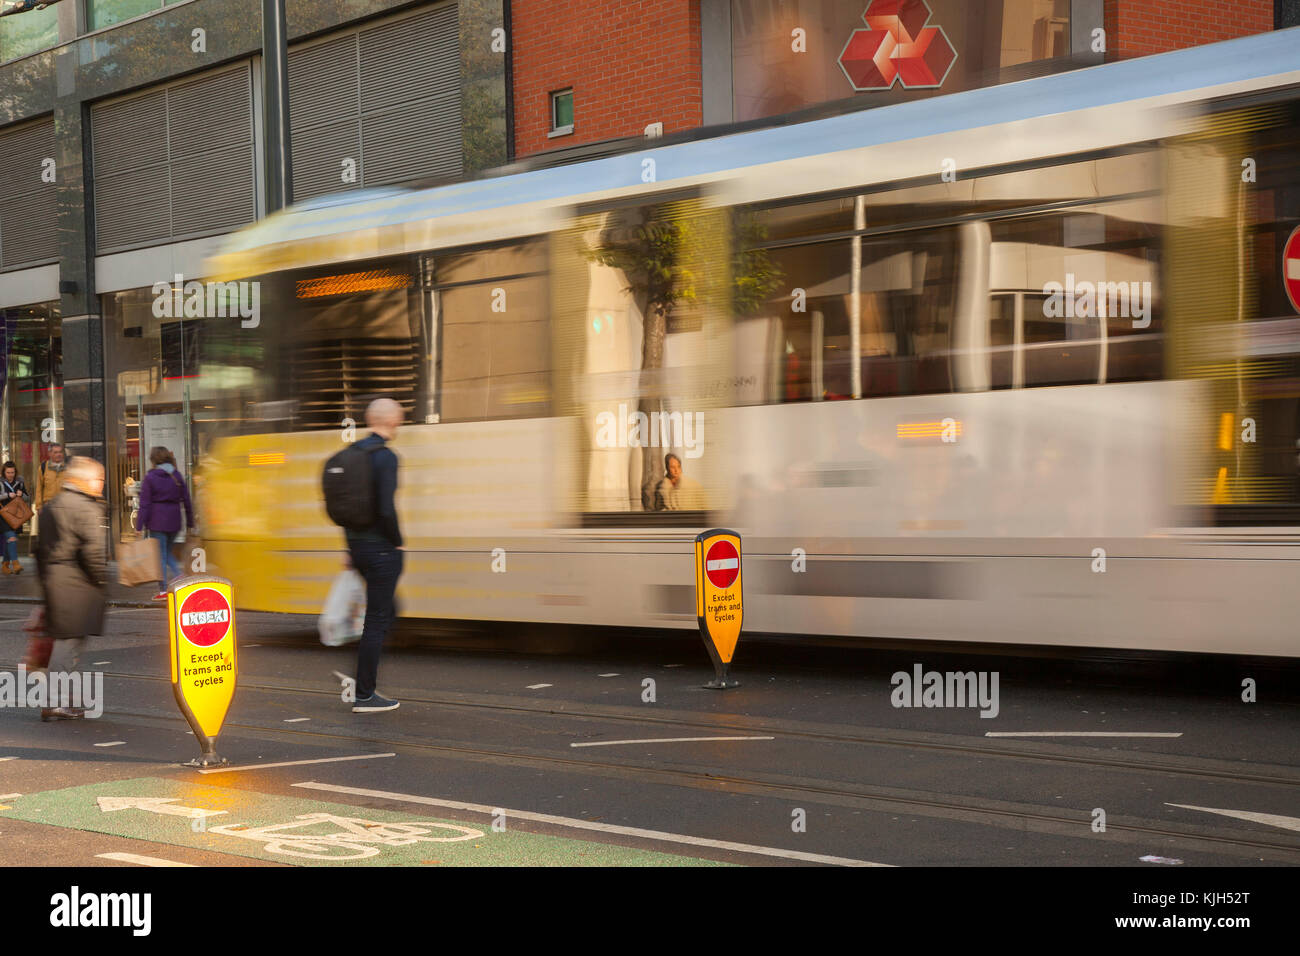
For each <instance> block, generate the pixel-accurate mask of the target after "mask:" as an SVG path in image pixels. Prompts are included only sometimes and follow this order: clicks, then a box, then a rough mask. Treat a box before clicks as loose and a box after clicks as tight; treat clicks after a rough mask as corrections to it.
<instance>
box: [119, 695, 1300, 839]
mask: <svg viewBox="0 0 1300 956" xmlns="http://www.w3.org/2000/svg"><path fill="white" fill-rule="evenodd" d="M105 676H106V677H109V678H114V679H119V680H121V679H125V680H135V681H144V682H148V683H153V684H167V683H170V681H169V679H168V678H166V677H160V676H156V675H142V674H132V673H125V672H106V675H105ZM241 689H243V690H246V691H248V690H251V691H256V692H263V693H272V694H276V695H281V696H283V695H295V696H298V697H311V698H324V699H330V700H336V699H337V697H338V693H337V691H332V690H322V689H318V688H312V687H302V686H294V685H292V684H285V683H281V682H263V681H249V680H244V681H241ZM402 699H403V701H404V702H407V703H409V704H422V705H430V706H437V707H448V708H459V709H472V710H479V711H492V712H499V713H503V714H518V715H524V716H527V715H553V716H556V717H560V718H574V719H599V720H603V721H613V722H619V723H623V724H638V725H641V726H645V725H651V726H655V727H665V728H669V727H671V728H680V729H682V730H700V729H703V730H709V731H714V732H720V731H744V732H746V733H752V732H758V731H765V732H768V733H771V734H773V735H774V736H778V737H780V738H783V739H791V738H793V739H797V740H806V741H810V742H812V741H816V742H825V743H839V744H846V745H861V746H887V747H897V748H910V749H921V750H926V751H930V752H947V753H952V754H956V755H962V756H968V757H977V758H988V757H996V758H1001V759H1007V760H1012V761H1034V762H1048V763H1055V764H1068V765H1073V766H1077V767H1081V768H1091V769H1096V770H1110V771H1123V772H1134V773H1136V772H1141V773H1145V774H1150V773H1153V772H1154V773H1160V774H1167V775H1173V776H1176V777H1183V778H1208V779H1214V780H1232V781H1234V782H1237V783H1242V784H1248V785H1262V786H1285V787H1297V786H1300V771H1298V772H1297V773H1296V774H1294V775H1292V774H1287V773H1277V772H1267V773H1264V772H1258V771H1255V772H1251V771H1248V770H1247V769H1246V768H1245V767H1237V768H1229V767H1222V768H1219V767H1206V766H1194V765H1189V764H1187V763H1186V761H1185V759H1184V760H1183V762H1182V763H1181V764H1180V763H1178V762H1175V761H1178V760H1179V759H1180V758H1169V757H1168V755H1161V754H1150V753H1135V754H1134V755H1133V756H1132V758H1129V759H1124V758H1119V757H1115V756H1101V755H1095V754H1067V753H1061V752H1056V753H1051V752H1044V751H1042V750H1033V749H1023V750H1022V749H1018V748H1013V747H1007V746H1005V745H994V746H977V745H970V744H963V743H959V742H948V741H936V740H923V739H918V737H919V735H897V734H884V733H870V734H850V733H843V732H828V731H817V730H809V729H806V728H805V729H800V728H796V727H791V726H789V725H787V724H785V723H784V722H782V721H770V720H768V721H764V720H755V721H741V720H736V719H734V718H731V717H728V718H724V719H721V720H708V719H704V718H694V717H682V716H677V715H663V714H660V715H645V714H629V713H625V712H617V711H615V710H612V709H609V708H599V707H596V708H592V707H586V706H581V705H580V709H567V708H557V707H555V706H546V705H533V704H527V703H521V702H511V703H507V702H502V701H484V700H478V701H472V700H463V699H454V698H445V697H429V696H424V697H417V696H411V695H403V698H402ZM112 713H113V716H115V717H122V718H126V719H136V720H141V721H147V722H165V723H175V722H176V721H177V720H178V718H176V717H173V716H170V715H160V714H158V713H156V712H154V713H149V712H144V711H120V710H114V711H113V712H112ZM226 728H227V730H237V731H241V732H244V733H248V734H250V735H258V736H263V737H268V738H270V739H280V740H292V741H297V742H301V743H313V744H315V745H317V746H319V747H331V748H337V747H355V746H357V745H363V746H373V747H376V748H379V749H380V750H382V751H392V752H397V753H401V752H407V753H416V754H426V755H430V756H434V755H436V756H442V757H448V758H452V759H460V760H474V761H488V762H493V763H499V764H503V765H510V766H516V767H518V766H531V767H538V768H548V769H554V770H562V771H568V772H573V773H584V774H591V775H598V776H604V777H616V778H621V779H627V780H634V781H639V782H646V783H659V784H665V785H674V786H682V787H688V788H693V789H710V790H724V791H730V792H740V793H748V794H753V795H758V796H765V797H775V798H784V799H792V800H796V801H809V800H811V801H815V802H819V803H822V804H831V805H840V806H847V807H853V808H857V809H863V810H870V811H874V812H891V813H898V814H916V815H924V816H930V817H940V818H947V819H951V820H954V821H960V822H971V823H979V824H985V825H994V826H1000V827H1003V828H1007V829H1019V830H1032V831H1037V832H1044V833H1051V834H1056V835H1077V834H1078V833H1079V831H1080V828H1081V827H1084V826H1087V825H1088V824H1089V819H1088V817H1087V814H1086V812H1084V811H1080V810H1077V809H1076V810H1074V811H1073V812H1070V811H1068V810H1062V809H1060V808H1056V807H1047V806H1039V805H1034V804H1021V803H1012V802H1007V801H1000V800H993V799H989V798H984V797H953V796H951V795H947V794H935V793H932V792H928V791H911V790H900V789H891V788H887V787H879V786H865V785H855V784H846V783H845V782H843V781H838V780H819V779H812V778H809V777H806V776H801V777H793V776H787V775H784V774H781V773H765V772H753V771H746V772H742V773H728V772H717V771H713V770H706V769H692V768H689V767H682V766H665V765H663V764H662V763H660V764H658V765H653V766H648V765H646V764H645V763H644V762H641V761H636V760H629V759H627V758H626V757H623V756H621V755H609V756H608V757H606V759H603V760H594V759H584V758H580V757H575V756H569V755H567V754H563V755H562V754H555V753H546V752H543V751H540V750H537V749H535V748H526V747H525V748H510V747H504V748H503V747H500V746H499V745H498V746H494V745H485V746H479V745H473V744H461V743H455V742H435V741H429V740H426V739H413V738H411V737H408V736H404V735H390V736H382V735H370V734H357V733H348V732H341V731H332V730H317V729H307V728H302V727H277V726H270V725H267V724H265V723H258V722H252V721H229V722H227V724H226ZM1225 763H1226V762H1225ZM1269 766H1270V768H1271V769H1289V768H1273V767H1272V765H1269ZM1106 832H1107V833H1110V834H1117V835H1121V836H1122V838H1123V839H1124V840H1125V841H1126V842H1132V843H1135V844H1136V843H1143V842H1144V841H1146V842H1145V845H1148V846H1149V845H1152V844H1150V842H1149V841H1152V840H1164V841H1167V840H1178V841H1183V842H1185V843H1187V844H1190V845H1191V846H1201V847H1204V848H1206V849H1207V850H1209V849H1214V850H1217V851H1219V852H1230V853H1233V854H1236V855H1246V854H1249V855H1252V857H1253V856H1256V855H1257V854H1258V853H1260V852H1261V851H1263V852H1268V853H1271V854H1274V855H1277V856H1280V857H1282V860H1281V861H1280V862H1287V863H1296V864H1300V838H1297V839H1295V840H1284V839H1283V840H1279V839H1269V838H1267V837H1266V836H1264V835H1261V834H1260V833H1259V832H1257V831H1245V830H1240V829H1229V828H1226V827H1210V826H1188V827H1171V826H1168V825H1165V824H1162V823H1160V822H1158V821H1153V820H1143V819H1128V820H1126V819H1124V818H1123V817H1122V816H1120V815H1118V814H1112V816H1111V818H1110V819H1109V820H1108V823H1107V830H1106Z"/></svg>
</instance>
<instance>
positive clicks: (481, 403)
mask: <svg viewBox="0 0 1300 956" xmlns="http://www.w3.org/2000/svg"><path fill="white" fill-rule="evenodd" d="M516 252H517V250H507V251H503V250H493V251H491V252H490V254H489V255H490V256H493V258H495V260H497V263H495V264H497V268H510V269H513V268H520V267H526V265H528V264H530V263H529V260H528V259H526V258H525V256H520V255H517V254H516ZM484 268H485V265H484V263H478V261H472V260H467V258H465V256H450V258H448V261H447V263H446V268H445V264H443V263H442V261H435V276H437V280H438V282H439V284H441V282H442V281H443V278H445V277H446V276H455V277H460V276H464V274H473V273H474V272H478V273H480V274H481V272H482V271H484ZM435 294H437V299H438V319H439V323H441V325H439V334H441V338H442V363H441V375H439V380H441V384H442V388H441V407H439V420H441V421H480V420H489V419H526V418H541V416H545V415H549V414H550V368H551V365H550V332H549V328H547V300H546V297H547V287H546V277H545V276H526V277H524V278H495V280H494V278H489V280H486V281H477V282H471V284H468V285H455V286H451V287H445V289H438V290H437V293H435Z"/></svg>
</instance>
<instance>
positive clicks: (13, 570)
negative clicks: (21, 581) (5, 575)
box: [9, 561, 23, 574]
mask: <svg viewBox="0 0 1300 956" xmlns="http://www.w3.org/2000/svg"><path fill="white" fill-rule="evenodd" d="M9 564H10V568H9V573H10V574H22V573H23V566H22V565H21V564H19V563H18V562H17V561H10V562H9Z"/></svg>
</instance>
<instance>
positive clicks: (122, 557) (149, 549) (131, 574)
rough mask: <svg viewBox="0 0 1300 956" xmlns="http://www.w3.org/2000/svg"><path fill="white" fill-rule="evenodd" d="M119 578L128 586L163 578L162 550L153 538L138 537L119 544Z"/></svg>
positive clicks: (150, 582)
mask: <svg viewBox="0 0 1300 956" xmlns="http://www.w3.org/2000/svg"><path fill="white" fill-rule="evenodd" d="M117 579H118V581H120V582H121V583H122V584H125V585H126V586H127V587H135V586H137V585H140V584H154V583H156V582H159V581H161V580H162V552H161V551H159V550H158V542H157V541H156V540H155V539H153V538H136V539H135V540H134V541H123V542H122V543H121V544H119V545H118V546H117Z"/></svg>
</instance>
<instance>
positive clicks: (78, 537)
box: [36, 457, 108, 720]
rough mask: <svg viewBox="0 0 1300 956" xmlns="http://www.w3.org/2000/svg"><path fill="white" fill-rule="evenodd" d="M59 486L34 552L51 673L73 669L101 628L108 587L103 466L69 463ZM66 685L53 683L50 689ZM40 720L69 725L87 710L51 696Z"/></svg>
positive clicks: (84, 460)
mask: <svg viewBox="0 0 1300 956" xmlns="http://www.w3.org/2000/svg"><path fill="white" fill-rule="evenodd" d="M60 470H61V471H62V472H63V475H62V479H61V481H62V487H61V488H60V490H59V493H58V494H57V495H55V497H54V498H53V500H51V501H48V502H47V503H46V505H45V511H44V516H43V517H42V519H41V534H40V539H39V544H38V545H37V548H36V566H37V573H38V575H39V577H40V581H41V589H42V591H43V592H44V594H45V630H46V634H47V635H48V636H49V637H51V638H53V639H54V650H53V652H52V653H51V654H50V662H49V666H50V671H51V673H71V672H73V671H75V670H76V669H77V663H78V662H79V661H80V659H81V653H82V649H83V648H84V646H85V641H86V638H87V637H88V636H90V635H93V634H100V633H102V632H103V629H104V603H105V602H104V594H105V586H106V585H107V583H108V553H107V546H106V545H107V537H108V513H107V508H106V506H105V504H104V498H103V493H104V466H103V465H101V464H100V463H99V462H97V461H95V460H94V459H93V458H82V457H77V458H73V459H72V460H71V461H69V462H68V463H67V467H66V468H65V469H60ZM64 683H66V682H63V681H53V680H50V681H48V682H47V685H48V686H49V687H50V688H51V689H53V688H55V687H56V685H62V684H64ZM46 703H48V704H50V705H51V706H49V707H44V708H42V709H41V720H71V719H74V718H77V717H84V716H85V710H84V709H83V708H81V707H71V706H69V702H67V701H63V700H61V699H58V698H57V697H56V696H54V695H53V694H52V696H50V698H49V699H48V700H47V701H46Z"/></svg>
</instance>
